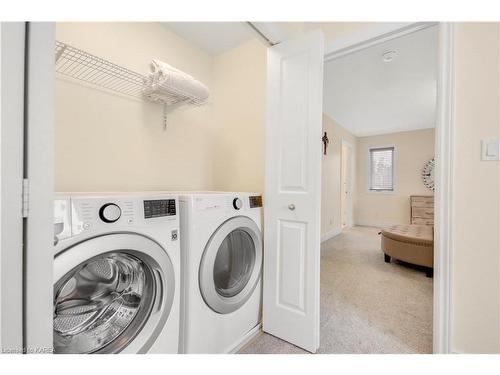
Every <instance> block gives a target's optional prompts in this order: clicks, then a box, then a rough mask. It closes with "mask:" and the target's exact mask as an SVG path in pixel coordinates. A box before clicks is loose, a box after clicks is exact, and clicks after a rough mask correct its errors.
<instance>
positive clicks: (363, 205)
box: [354, 129, 435, 226]
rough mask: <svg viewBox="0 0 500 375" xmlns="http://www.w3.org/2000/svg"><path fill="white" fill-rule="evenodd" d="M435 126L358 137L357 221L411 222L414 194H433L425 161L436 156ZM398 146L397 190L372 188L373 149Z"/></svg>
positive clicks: (387, 223)
mask: <svg viewBox="0 0 500 375" xmlns="http://www.w3.org/2000/svg"><path fill="white" fill-rule="evenodd" d="M434 133H435V132H434V129H425V130H416V131H409V132H400V133H392V134H384V135H377V136H370V137H360V138H358V144H357V157H356V198H355V202H354V222H355V224H358V225H370V226H384V225H390V224H409V222H410V195H432V194H433V192H432V191H431V190H429V189H427V188H426V187H425V185H424V184H423V182H422V178H421V172H422V168H423V166H424V163H425V162H426V161H428V160H429V159H432V158H433V157H434ZM388 146H394V147H395V152H394V158H395V160H394V192H379V193H375V192H370V191H368V175H369V156H368V153H369V149H370V148H377V147H388Z"/></svg>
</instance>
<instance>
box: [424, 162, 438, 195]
mask: <svg viewBox="0 0 500 375" xmlns="http://www.w3.org/2000/svg"><path fill="white" fill-rule="evenodd" d="M435 165H436V162H435V160H434V158H432V159H431V160H429V161H428V162H426V163H425V164H424V168H423V169H422V181H423V182H424V185H425V186H426V187H427V188H429V189H431V190H432V191H434V167H435Z"/></svg>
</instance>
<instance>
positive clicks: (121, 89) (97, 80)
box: [55, 41, 144, 98]
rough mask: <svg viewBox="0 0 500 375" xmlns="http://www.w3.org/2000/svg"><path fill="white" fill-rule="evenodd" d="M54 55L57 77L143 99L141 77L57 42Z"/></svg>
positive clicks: (142, 80) (142, 77)
mask: <svg viewBox="0 0 500 375" xmlns="http://www.w3.org/2000/svg"><path fill="white" fill-rule="evenodd" d="M55 54H56V72H57V73H59V74H61V75H63V76H66V77H70V78H72V79H75V80H77V81H81V82H85V83H87V84H90V85H93V86H97V87H102V88H105V89H107V90H111V91H114V92H117V93H120V94H122V95H128V96H131V97H134V98H143V93H142V89H143V82H144V76H143V75H142V74H139V73H136V72H134V71H132V70H130V69H127V68H124V67H122V66H119V65H116V64H114V63H112V62H110V61H107V60H105V59H102V58H100V57H97V56H94V55H92V54H90V53H88V52H85V51H83V50H81V49H78V48H75V47H72V46H70V45H68V44H65V43H61V42H59V41H56V49H55Z"/></svg>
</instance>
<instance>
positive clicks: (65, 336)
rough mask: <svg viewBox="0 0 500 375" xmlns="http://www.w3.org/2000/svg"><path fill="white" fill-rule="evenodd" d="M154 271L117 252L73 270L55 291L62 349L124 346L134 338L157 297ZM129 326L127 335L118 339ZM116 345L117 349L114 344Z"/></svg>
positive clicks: (77, 350)
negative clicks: (122, 338)
mask: <svg viewBox="0 0 500 375" xmlns="http://www.w3.org/2000/svg"><path fill="white" fill-rule="evenodd" d="M154 283H155V279H154V277H153V274H152V271H151V269H150V268H149V267H148V266H147V265H146V264H145V263H144V262H142V261H141V260H140V259H139V258H137V257H135V256H133V255H131V254H127V253H119V252H111V253H106V254H103V255H100V256H98V257H95V258H93V259H90V260H89V261H87V262H85V263H82V264H81V265H80V266H78V267H77V268H75V269H73V270H71V271H70V272H68V273H67V274H66V276H65V277H64V278H62V279H61V280H60V282H59V283H57V284H56V286H55V289H54V295H55V300H54V340H55V342H54V344H55V351H56V352H58V353H61V352H64V353H93V352H98V351H99V350H101V349H103V348H105V347H107V346H108V345H109V347H108V348H107V349H108V350H109V351H111V352H114V351H117V350H118V347H117V346H118V345H120V346H122V347H124V346H126V345H128V342H129V341H130V340H132V339H133V338H134V337H135V334H136V333H137V332H138V331H139V330H140V328H141V327H142V322H144V318H145V317H146V316H147V315H148V313H149V311H150V309H151V306H152V304H153V300H154V296H155V285H154ZM125 330H128V331H129V335H127V337H126V338H125V339H124V340H121V341H120V342H118V341H115V340H116V338H117V337H119V336H120V335H122V334H123V333H124V331H125ZM113 346H116V348H112V347H113Z"/></svg>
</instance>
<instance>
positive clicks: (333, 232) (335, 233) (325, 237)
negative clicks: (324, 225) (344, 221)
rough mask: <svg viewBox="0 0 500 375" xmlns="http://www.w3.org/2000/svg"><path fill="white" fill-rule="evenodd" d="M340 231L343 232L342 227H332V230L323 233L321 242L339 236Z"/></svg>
mask: <svg viewBox="0 0 500 375" xmlns="http://www.w3.org/2000/svg"><path fill="white" fill-rule="evenodd" d="M340 233H342V229H341V228H337V229H332V230H331V231H329V232H326V233H324V234H322V235H321V242H325V241H328V240H329V239H330V238H333V237H335V236H338V235H339V234H340Z"/></svg>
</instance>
